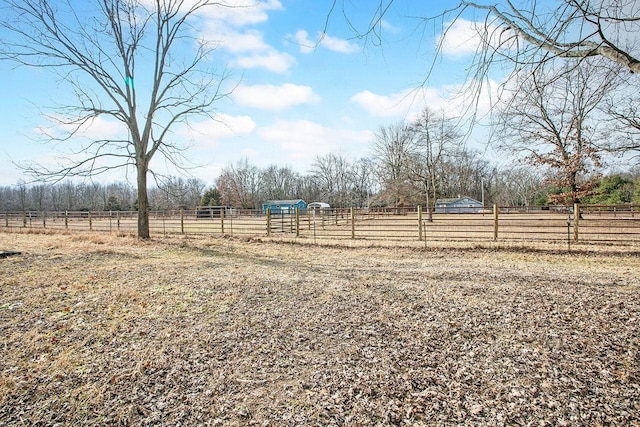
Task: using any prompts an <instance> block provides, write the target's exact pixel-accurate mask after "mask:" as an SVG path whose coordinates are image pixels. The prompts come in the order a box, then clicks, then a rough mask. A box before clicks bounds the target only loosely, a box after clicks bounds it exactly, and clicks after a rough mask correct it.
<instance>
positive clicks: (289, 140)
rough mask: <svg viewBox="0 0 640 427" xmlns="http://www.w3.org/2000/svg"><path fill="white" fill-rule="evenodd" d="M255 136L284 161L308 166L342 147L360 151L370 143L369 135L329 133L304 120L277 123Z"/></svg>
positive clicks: (324, 128)
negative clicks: (276, 147) (277, 149)
mask: <svg viewBox="0 0 640 427" xmlns="http://www.w3.org/2000/svg"><path fill="white" fill-rule="evenodd" d="M258 135H259V136H260V137H262V138H263V139H264V140H265V141H267V142H272V143H275V144H277V145H279V147H280V149H281V150H282V151H284V152H285V155H286V157H287V158H288V159H291V160H295V161H299V162H300V161H302V162H306V163H308V164H310V162H311V161H312V160H313V158H314V157H315V156H317V155H323V154H327V153H331V152H337V151H339V150H341V149H343V150H344V147H352V148H361V147H362V146H363V145H366V144H368V143H369V142H370V141H371V139H372V135H371V132H369V131H353V130H347V129H333V128H329V127H325V126H322V125H320V124H318V123H314V122H311V121H308V120H297V121H283V120H281V121H278V122H276V123H274V124H273V125H271V126H267V127H263V128H260V129H259V130H258Z"/></svg>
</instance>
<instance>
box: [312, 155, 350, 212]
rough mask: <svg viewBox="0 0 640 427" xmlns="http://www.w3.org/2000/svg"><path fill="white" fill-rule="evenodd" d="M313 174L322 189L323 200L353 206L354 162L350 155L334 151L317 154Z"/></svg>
mask: <svg viewBox="0 0 640 427" xmlns="http://www.w3.org/2000/svg"><path fill="white" fill-rule="evenodd" d="M311 176H312V177H313V179H314V180H315V181H316V183H317V185H318V187H319V188H320V190H321V191H322V198H323V201H326V202H328V203H330V204H331V205H332V206H337V207H342V208H346V207H350V206H353V204H354V201H353V199H352V197H353V194H352V190H353V188H354V186H355V179H354V164H353V163H352V161H351V160H350V159H349V158H348V157H346V156H345V155H343V154H333V153H330V154H326V155H324V156H316V158H315V159H314V161H313V165H312V166H311Z"/></svg>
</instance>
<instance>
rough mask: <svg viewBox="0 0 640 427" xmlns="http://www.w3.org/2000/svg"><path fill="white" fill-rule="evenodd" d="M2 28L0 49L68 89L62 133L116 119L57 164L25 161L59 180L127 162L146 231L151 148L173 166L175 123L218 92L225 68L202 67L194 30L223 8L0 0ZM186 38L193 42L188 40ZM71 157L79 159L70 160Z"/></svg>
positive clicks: (195, 0)
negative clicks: (201, 17)
mask: <svg viewBox="0 0 640 427" xmlns="http://www.w3.org/2000/svg"><path fill="white" fill-rule="evenodd" d="M0 5H1V7H2V18H0V22H1V24H2V25H3V27H4V28H5V34H8V36H7V37H5V38H3V39H2V40H1V42H0V58H4V59H9V60H12V61H15V62H17V63H18V64H23V65H26V66H34V67H40V68H45V69H48V70H51V71H52V72H54V73H56V74H57V76H58V78H59V79H60V81H62V82H64V83H66V84H67V85H68V87H70V89H71V93H73V94H74V98H75V100H74V101H72V104H71V105H62V106H59V107H57V108H56V109H55V112H56V114H55V115H52V116H51V118H53V119H54V120H56V121H57V123H58V124H59V125H60V126H61V128H64V129H66V133H65V134H64V136H59V135H57V134H53V135H50V136H51V138H52V139H53V140H57V141H60V140H62V141H66V140H70V139H73V138H77V137H79V136H80V135H81V134H82V132H83V131H85V130H86V129H87V127H88V126H90V124H91V123H92V122H93V121H95V120H97V119H111V120H115V122H116V123H119V124H120V125H121V126H122V134H123V135H126V134H128V136H123V137H113V138H112V137H105V138H97V139H94V140H90V141H89V142H88V143H87V144H85V145H84V146H83V147H81V148H80V149H79V150H77V152H74V153H72V155H70V156H69V157H68V158H66V159H65V160H64V164H62V165H60V167H59V168H53V169H52V168H45V167H43V166H42V165H36V164H31V165H25V168H26V169H27V170H28V171H29V172H31V173H33V174H34V175H35V176H37V177H39V178H44V179H56V180H60V179H62V178H65V177H69V176H85V177H86V176H95V175H97V174H100V173H103V172H105V171H107V170H111V169H113V168H115V167H125V166H133V167H134V168H135V171H136V183H137V195H138V200H137V201H138V210H139V215H138V236H139V237H140V238H148V237H149V200H148V194H147V177H148V173H149V172H150V162H151V159H152V158H153V157H154V156H155V155H156V154H157V153H160V154H161V155H164V156H165V157H166V158H167V159H168V160H169V162H171V163H173V164H174V165H178V164H179V163H180V162H179V160H181V158H182V157H181V156H182V150H183V149H184V147H181V146H180V145H179V144H178V143H177V142H176V141H175V140H174V139H173V137H172V135H171V130H172V129H173V128H175V126H176V124H178V123H181V122H186V121H187V120H188V119H189V118H190V117H194V116H196V115H211V113H212V109H213V106H214V104H215V102H216V101H217V100H219V99H220V98H221V97H223V96H225V93H224V90H223V89H222V86H221V85H222V82H223V81H225V76H224V75H219V74H217V73H215V72H214V70H212V69H211V67H210V63H208V62H207V61H208V60H209V58H210V56H211V53H212V46H211V45H208V44H206V43H204V42H202V41H199V40H196V39H195V38H194V37H193V35H192V34H193V33H192V31H193V26H194V24H195V23H196V22H197V19H198V14H199V13H200V12H201V11H203V10H204V9H205V8H211V7H229V6H227V5H226V3H225V2H223V1H213V0H191V1H185V0H145V1H142V0H87V1H86V2H72V1H71V0H58V1H55V0H1V1H0ZM194 46H195V48H194ZM77 159H80V160H77Z"/></svg>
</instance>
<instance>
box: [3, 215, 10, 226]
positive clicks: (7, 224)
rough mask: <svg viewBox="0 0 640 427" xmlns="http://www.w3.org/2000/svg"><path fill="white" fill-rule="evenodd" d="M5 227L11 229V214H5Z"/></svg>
mask: <svg viewBox="0 0 640 427" xmlns="http://www.w3.org/2000/svg"><path fill="white" fill-rule="evenodd" d="M4 226H5V227H7V228H9V212H5V213H4Z"/></svg>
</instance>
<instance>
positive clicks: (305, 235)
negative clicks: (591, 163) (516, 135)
mask: <svg viewBox="0 0 640 427" xmlns="http://www.w3.org/2000/svg"><path fill="white" fill-rule="evenodd" d="M576 212H577V213H578V214H577V215H576ZM137 216H138V213H137V212H135V211H133V212H122V211H110V212H104V211H100V212H70V211H68V212H39V211H26V212H2V213H0V230H3V229H4V230H8V231H12V230H13V231H15V230H25V229H26V230H29V229H44V230H67V231H77V232H80V231H92V232H105V233H122V234H127V233H132V234H135V233H136V231H137ZM149 221H150V233H151V235H152V237H160V236H167V235H176V234H182V235H190V234H198V235H218V236H237V237H264V238H271V239H275V240H277V239H281V240H292V239H295V240H301V241H306V242H313V243H322V242H328V241H333V242H335V241H351V242H356V241H357V242H365V243H367V242H370V243H373V242H394V243H396V244H398V243H399V244H407V245H415V243H416V242H424V243H427V242H451V241H464V242H519V243H544V242H547V243H566V244H567V245H571V244H578V243H581V244H607V245H619V246H629V245H631V246H640V205H630V204H626V205H574V206H552V207H513V206H511V207H509V206H505V207H499V206H494V207H493V208H484V209H478V210H477V211H475V212H461V213H450V212H429V211H426V210H423V209H422V208H421V207H420V206H418V207H412V208H375V209H373V208H370V209H367V208H362V209H356V208H350V209H315V210H311V209H309V210H295V211H289V212H284V211H279V212H274V213H272V212H270V211H269V210H267V211H263V210H245V209H233V208H223V209H218V210H212V211H208V212H207V213H206V214H203V213H202V210H197V209H196V210H173V211H158V212H151V213H150V216H149Z"/></svg>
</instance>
